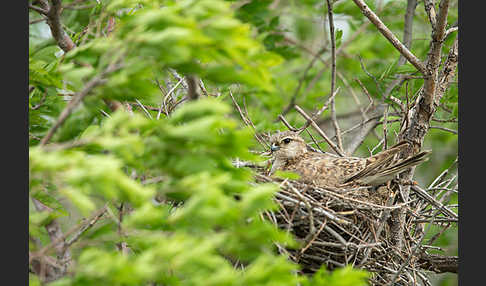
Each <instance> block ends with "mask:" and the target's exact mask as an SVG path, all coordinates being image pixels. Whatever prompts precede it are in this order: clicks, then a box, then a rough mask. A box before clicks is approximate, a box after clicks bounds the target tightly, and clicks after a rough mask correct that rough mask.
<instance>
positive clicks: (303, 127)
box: [299, 87, 339, 132]
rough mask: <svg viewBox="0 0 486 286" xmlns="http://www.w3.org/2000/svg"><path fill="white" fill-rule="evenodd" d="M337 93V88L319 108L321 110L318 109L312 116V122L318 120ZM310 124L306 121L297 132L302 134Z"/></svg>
mask: <svg viewBox="0 0 486 286" xmlns="http://www.w3.org/2000/svg"><path fill="white" fill-rule="evenodd" d="M338 92H339V87H338V88H337V89H336V90H335V91H334V93H332V94H331V96H330V97H329V98H328V99H327V101H326V103H324V105H323V106H322V107H321V109H319V110H318V111H317V112H316V114H314V115H313V116H312V119H313V120H317V119H318V118H319V116H321V114H322V113H323V112H324V111H325V110H326V109H327V107H328V106H329V104H331V103H332V102H334V98H335V97H336V95H337V93H338ZM310 124H311V122H310V121H309V120H307V121H306V122H305V124H304V125H303V126H302V127H300V128H299V132H302V131H304V130H305V129H306V128H307V127H309V125H310Z"/></svg>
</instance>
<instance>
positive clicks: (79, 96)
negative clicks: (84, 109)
mask: <svg viewBox="0 0 486 286" xmlns="http://www.w3.org/2000/svg"><path fill="white" fill-rule="evenodd" d="M120 68H121V65H120V64H111V65H109V66H108V67H107V68H106V69H105V70H104V71H103V72H101V73H100V74H99V75H97V76H95V77H94V78H92V79H91V80H90V81H89V82H88V83H87V84H86V86H85V87H84V88H83V90H81V91H80V92H78V93H76V94H75V95H74V96H73V98H72V99H71V101H70V102H69V103H68V105H67V106H66V107H65V108H64V110H63V111H62V112H61V114H60V115H59V117H58V119H57V121H56V123H55V124H54V125H53V126H52V127H51V128H50V129H49V131H47V134H46V136H44V138H42V140H41V142H40V145H41V146H42V145H45V144H46V143H47V142H48V141H49V140H50V139H51V138H52V136H53V135H54V133H55V132H56V131H57V129H58V128H59V127H61V125H62V124H63V123H64V121H66V119H67V118H68V116H69V115H70V114H71V113H72V112H73V110H74V109H75V108H76V107H77V106H78V105H79V103H81V101H82V100H83V99H84V98H85V97H86V96H87V95H88V94H89V93H90V92H91V91H92V90H93V89H94V88H95V87H97V86H98V85H100V84H102V83H104V82H105V81H106V79H105V77H106V75H108V74H110V73H112V72H114V71H116V70H118V69H120Z"/></svg>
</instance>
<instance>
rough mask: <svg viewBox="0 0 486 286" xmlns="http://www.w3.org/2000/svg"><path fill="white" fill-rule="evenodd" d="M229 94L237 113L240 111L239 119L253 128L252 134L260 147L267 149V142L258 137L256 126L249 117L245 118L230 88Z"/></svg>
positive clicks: (268, 147)
mask: <svg viewBox="0 0 486 286" xmlns="http://www.w3.org/2000/svg"><path fill="white" fill-rule="evenodd" d="M229 94H230V97H231V100H232V101H233V104H234V105H235V107H236V109H237V110H238V113H240V117H241V120H243V123H245V125H246V126H250V127H251V128H252V129H253V136H255V139H257V141H258V143H260V145H262V147H263V148H264V149H266V150H269V149H270V146H268V144H267V143H266V142H265V140H263V139H262V138H260V136H259V135H258V133H257V131H256V128H255V126H254V125H253V123H252V122H251V121H250V120H249V118H246V116H245V115H244V114H243V111H242V110H241V108H240V106H239V105H238V103H237V102H236V100H235V98H234V97H233V93H232V92H231V90H230V92H229Z"/></svg>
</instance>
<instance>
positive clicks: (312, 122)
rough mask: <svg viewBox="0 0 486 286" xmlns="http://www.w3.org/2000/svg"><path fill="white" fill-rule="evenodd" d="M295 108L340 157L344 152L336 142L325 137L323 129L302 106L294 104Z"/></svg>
mask: <svg viewBox="0 0 486 286" xmlns="http://www.w3.org/2000/svg"><path fill="white" fill-rule="evenodd" d="M295 110H297V112H299V113H300V114H301V115H302V116H303V117H304V118H305V119H306V120H307V121H309V122H310V125H311V126H312V127H313V128H314V129H315V130H316V131H317V133H319V135H321V136H322V138H324V140H326V142H327V144H329V146H330V147H331V148H332V149H333V150H334V151H335V152H336V153H337V154H338V155H339V156H341V157H344V154H343V152H342V151H341V150H339V147H337V146H336V144H334V143H333V142H332V141H331V140H330V139H329V137H327V135H326V133H324V131H322V129H321V128H319V125H317V124H316V122H315V121H314V120H313V119H312V118H311V117H310V116H309V115H307V114H306V113H305V111H304V110H302V108H300V107H299V106H298V105H295Z"/></svg>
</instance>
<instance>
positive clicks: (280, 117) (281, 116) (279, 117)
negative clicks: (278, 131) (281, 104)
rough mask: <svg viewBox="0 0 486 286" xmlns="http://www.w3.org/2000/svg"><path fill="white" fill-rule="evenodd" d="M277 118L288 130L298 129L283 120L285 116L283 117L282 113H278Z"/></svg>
mask: <svg viewBox="0 0 486 286" xmlns="http://www.w3.org/2000/svg"><path fill="white" fill-rule="evenodd" d="M278 119H280V121H282V123H283V124H284V125H285V126H286V127H287V128H288V129H289V130H290V131H297V130H298V129H297V128H295V127H293V126H292V125H290V123H288V122H287V120H285V118H284V117H283V115H282V114H279V115H278Z"/></svg>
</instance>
